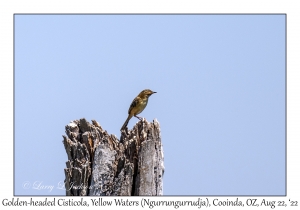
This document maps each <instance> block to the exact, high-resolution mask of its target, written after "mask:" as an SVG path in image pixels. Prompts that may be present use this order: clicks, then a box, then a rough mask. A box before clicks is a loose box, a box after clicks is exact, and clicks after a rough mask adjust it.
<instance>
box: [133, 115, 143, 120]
mask: <svg viewBox="0 0 300 210" xmlns="http://www.w3.org/2000/svg"><path fill="white" fill-rule="evenodd" d="M135 117H136V118H138V119H139V120H143V118H142V117H139V116H135Z"/></svg>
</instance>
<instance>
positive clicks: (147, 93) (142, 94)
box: [139, 89, 156, 97]
mask: <svg viewBox="0 0 300 210" xmlns="http://www.w3.org/2000/svg"><path fill="white" fill-rule="evenodd" d="M153 93H156V92H154V91H152V90H149V89H145V90H143V91H142V92H140V94H139V95H140V96H146V97H149V96H151V95H152V94H153Z"/></svg>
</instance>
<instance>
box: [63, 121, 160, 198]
mask: <svg viewBox="0 0 300 210" xmlns="http://www.w3.org/2000/svg"><path fill="white" fill-rule="evenodd" d="M66 134H67V136H63V138H64V140H63V143H64V146H65V149H66V152H67V155H68V161H67V162H66V165H67V168H65V177H66V179H65V187H66V195H69V196H86V195H91V196H97V195H98V196H105V195H111V196H118V195H120V196H130V195H162V185H163V181H162V177H163V173H164V165H163V148H162V143H161V136H160V127H159V123H158V122H157V121H156V120H154V122H152V123H149V122H147V121H146V120H145V119H143V120H142V121H139V122H138V123H137V124H136V125H135V126H134V127H133V129H132V130H129V131H128V130H126V131H122V134H121V139H120V141H119V140H118V139H117V137H116V136H115V135H109V134H108V133H107V132H106V131H105V130H103V129H102V127H101V126H100V125H99V123H98V122H96V121H95V120H92V124H90V123H89V122H87V121H86V120H85V119H84V118H83V119H80V120H74V121H72V122H71V123H69V124H68V125H67V126H66Z"/></svg>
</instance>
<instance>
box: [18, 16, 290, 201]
mask: <svg viewBox="0 0 300 210" xmlns="http://www.w3.org/2000/svg"><path fill="white" fill-rule="evenodd" d="M146 88H149V89H151V90H153V91H156V92H157V94H155V95H153V96H151V98H150V99H149V103H148V106H147V108H146V109H145V110H144V111H143V112H142V113H141V114H140V116H142V117H145V118H146V119H147V120H148V121H151V120H153V119H154V118H157V120H158V121H159V122H160V125H161V135H162V142H163V146H164V156H165V174H164V179H163V181H164V195H284V194H285V187H286V186H285V178H286V177H285V16H284V15H15V153H14V154H15V195H64V194H65V191H64V190H61V189H58V187H57V186H58V185H59V183H62V182H63V180H64V171H63V169H64V168H65V162H66V160H67V155H66V153H65V150H64V146H63V144H62V135H63V134H64V126H65V125H66V124H68V123H69V122H70V121H71V120H74V119H80V118H82V117H85V118H86V119H87V120H91V119H95V120H97V121H98V122H99V123H100V124H101V126H102V127H103V128H104V129H106V130H107V131H108V132H109V133H112V134H115V135H117V136H118V137H119V136H120V131H119V130H120V128H121V126H122V124H123V123H124V121H125V119H126V117H127V111H128V108H129V105H130V103H131V101H132V100H133V98H134V97H135V96H136V95H137V94H138V93H139V92H140V91H141V90H143V89H146ZM136 122H137V119H132V120H131V121H130V122H129V128H131V127H132V126H133V125H134V124H135V123H136ZM34 186H35V187H34ZM38 186H40V188H42V187H43V186H44V188H46V187H47V186H48V187H49V186H54V188H53V189H52V190H49V189H40V190H38V189H35V188H38ZM27 188H28V189H27Z"/></svg>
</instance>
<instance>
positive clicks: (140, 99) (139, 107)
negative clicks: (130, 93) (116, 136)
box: [121, 89, 157, 131]
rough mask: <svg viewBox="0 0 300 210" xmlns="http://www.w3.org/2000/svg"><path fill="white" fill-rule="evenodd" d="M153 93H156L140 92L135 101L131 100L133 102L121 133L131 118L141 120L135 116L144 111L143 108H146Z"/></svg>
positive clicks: (147, 90) (146, 90) (149, 91)
mask: <svg viewBox="0 0 300 210" xmlns="http://www.w3.org/2000/svg"><path fill="white" fill-rule="evenodd" d="M154 93H157V92H154V91H152V90H149V89H145V90H143V91H142V92H140V94H139V95H138V96H137V97H135V99H133V101H132V103H131V105H130V107H129V110H128V117H127V119H126V121H125V123H124V124H123V126H122V128H121V131H122V130H124V128H125V127H126V126H127V124H128V122H129V120H130V119H131V118H132V117H133V116H134V117H136V118H138V119H139V120H142V118H141V117H139V116H137V115H138V114H140V113H141V112H142V111H143V110H144V109H145V107H146V106H147V103H148V98H149V97H150V96H151V95H152V94H154Z"/></svg>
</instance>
